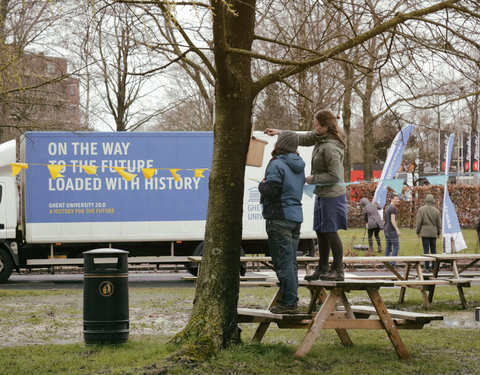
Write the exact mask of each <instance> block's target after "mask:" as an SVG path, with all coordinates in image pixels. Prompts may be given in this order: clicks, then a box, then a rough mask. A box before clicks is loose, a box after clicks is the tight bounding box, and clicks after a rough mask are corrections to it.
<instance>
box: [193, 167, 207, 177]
mask: <svg viewBox="0 0 480 375" xmlns="http://www.w3.org/2000/svg"><path fill="white" fill-rule="evenodd" d="M205 171H208V168H205V169H195V177H205V176H204V175H203V172H205Z"/></svg>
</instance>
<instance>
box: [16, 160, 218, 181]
mask: <svg viewBox="0 0 480 375" xmlns="http://www.w3.org/2000/svg"><path fill="white" fill-rule="evenodd" d="M10 165H11V167H12V177H15V176H16V175H17V174H19V173H20V172H21V170H22V169H28V167H29V166H32V165H35V166H46V167H47V169H48V171H49V172H50V176H51V178H52V179H53V180H55V179H57V178H62V177H65V176H64V175H63V174H61V173H60V171H61V170H63V169H64V168H66V167H72V168H82V170H83V171H84V172H85V173H87V174H89V175H97V171H98V168H102V169H103V168H107V169H113V170H114V171H116V172H117V173H118V174H119V175H120V176H122V177H123V178H124V179H125V180H127V181H131V180H133V179H134V178H136V177H137V175H136V174H134V173H130V172H127V171H125V168H124V167H107V166H105V167H98V166H95V165H63V164H39V163H30V164H27V163H10ZM208 170H209V168H184V169H183V168H142V173H143V176H144V177H145V179H147V180H148V179H150V178H152V177H153V176H154V174H155V173H156V171H169V172H170V174H171V175H172V177H173V178H174V180H175V181H179V180H180V179H181V178H182V177H181V175H180V174H179V173H178V172H179V171H194V174H195V177H196V178H204V177H205V176H204V175H203V173H204V172H205V171H208Z"/></svg>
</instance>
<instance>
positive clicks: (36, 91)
mask: <svg viewBox="0 0 480 375" xmlns="http://www.w3.org/2000/svg"><path fill="white" fill-rule="evenodd" d="M12 61H13V63H12V64H11V67H10V68H9V69H8V70H6V71H4V72H2V75H3V77H2V78H3V90H4V91H5V92H7V94H4V95H0V125H1V141H2V142H3V141H6V140H9V139H13V138H17V137H18V136H19V135H20V134H23V133H24V132H25V131H30V130H57V131H59V130H81V129H82V128H83V127H82V125H81V121H80V118H81V116H80V93H79V88H80V82H79V80H78V79H76V78H71V77H68V71H67V60H66V59H64V58H58V57H49V56H45V55H43V54H23V55H21V57H20V58H17V59H15V60H13V59H12Z"/></svg>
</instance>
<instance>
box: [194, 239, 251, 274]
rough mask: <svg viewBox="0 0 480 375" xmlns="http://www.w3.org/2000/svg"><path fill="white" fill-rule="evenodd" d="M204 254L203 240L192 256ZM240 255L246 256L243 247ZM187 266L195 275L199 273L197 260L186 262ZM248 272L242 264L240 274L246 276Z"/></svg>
mask: <svg viewBox="0 0 480 375" xmlns="http://www.w3.org/2000/svg"><path fill="white" fill-rule="evenodd" d="M202 255H203V242H200V243H199V244H198V246H197V247H196V248H195V250H194V251H193V254H192V256H198V257H201V256H202ZM240 256H242V257H243V256H245V252H244V251H243V249H240ZM185 268H186V269H187V271H188V272H190V273H191V274H192V275H193V276H197V274H198V265H197V263H195V262H188V263H185ZM246 272H247V268H246V267H245V265H244V264H243V263H242V264H240V275H241V276H244V275H245V273H246Z"/></svg>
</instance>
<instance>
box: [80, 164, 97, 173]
mask: <svg viewBox="0 0 480 375" xmlns="http://www.w3.org/2000/svg"><path fill="white" fill-rule="evenodd" d="M97 168H98V167H95V166H93V165H82V169H83V170H84V171H85V172H87V174H97Z"/></svg>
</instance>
